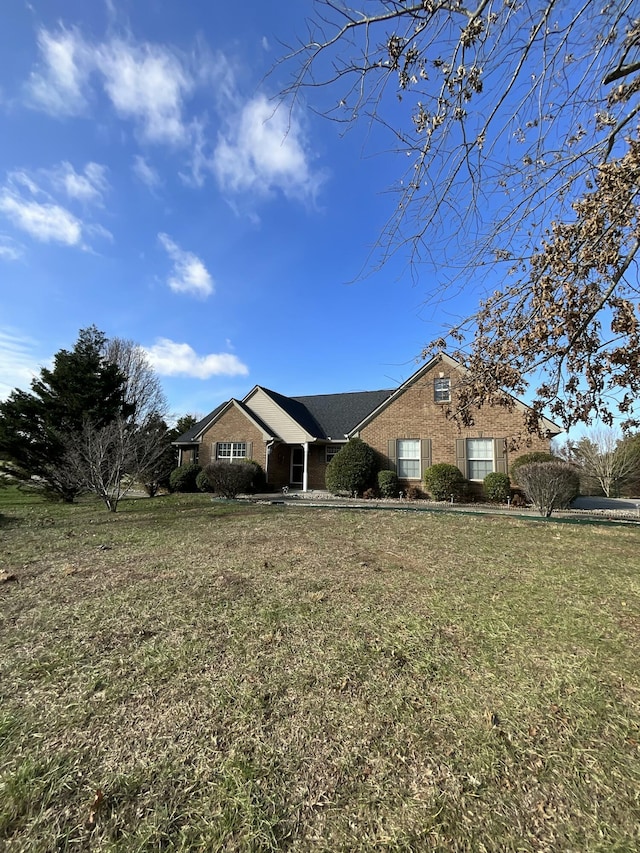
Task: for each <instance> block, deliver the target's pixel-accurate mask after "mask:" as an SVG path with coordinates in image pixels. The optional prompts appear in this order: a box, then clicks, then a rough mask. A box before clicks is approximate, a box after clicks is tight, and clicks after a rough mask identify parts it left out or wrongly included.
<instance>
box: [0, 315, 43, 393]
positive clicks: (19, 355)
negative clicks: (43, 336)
mask: <svg viewBox="0 0 640 853" xmlns="http://www.w3.org/2000/svg"><path fill="white" fill-rule="evenodd" d="M34 347H35V341H33V340H32V339H31V338H28V337H26V336H24V335H22V334H20V332H19V331H18V330H17V329H12V328H6V327H4V328H2V327H0V363H1V364H2V374H1V378H0V400H4V399H6V398H7V397H8V396H9V394H10V393H11V391H13V390H14V388H20V389H21V390H23V391H26V390H28V389H29V387H30V385H31V380H32V379H33V378H34V377H35V376H37V375H38V373H39V371H40V367H41V365H40V363H39V362H38V360H37V359H36V357H35V355H34V354H33V349H34Z"/></svg>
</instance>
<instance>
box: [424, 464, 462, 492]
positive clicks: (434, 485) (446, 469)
mask: <svg viewBox="0 0 640 853" xmlns="http://www.w3.org/2000/svg"><path fill="white" fill-rule="evenodd" d="M424 485H425V487H426V489H427V491H428V492H429V494H430V495H431V497H432V498H433V500H434V501H448V500H450V498H451V495H453V497H454V499H456V498H460V497H462V495H463V494H464V491H465V487H466V480H465V478H464V477H463V476H462V472H461V471H460V469H459V468H458V467H457V465H450V464H449V463H448V462H438V463H436V464H435V465H432V466H431V467H430V468H427V470H426V471H425V472H424Z"/></svg>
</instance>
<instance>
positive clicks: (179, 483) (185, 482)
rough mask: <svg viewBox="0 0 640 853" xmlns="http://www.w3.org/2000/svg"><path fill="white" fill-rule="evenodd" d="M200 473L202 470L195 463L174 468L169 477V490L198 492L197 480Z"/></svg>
mask: <svg viewBox="0 0 640 853" xmlns="http://www.w3.org/2000/svg"><path fill="white" fill-rule="evenodd" d="M200 471H202V468H201V467H200V465H197V464H196V463H195V462H189V463H188V464H187V465H181V466H180V467H179V468H174V469H173V471H172V472H171V474H170V475H169V488H170V489H171V491H172V492H197V491H198V486H197V485H196V479H197V477H198V474H199V473H200Z"/></svg>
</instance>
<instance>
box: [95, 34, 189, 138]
mask: <svg viewBox="0 0 640 853" xmlns="http://www.w3.org/2000/svg"><path fill="white" fill-rule="evenodd" d="M96 63H97V66H98V68H99V70H100V71H101V72H102V75H103V78H104V79H103V83H104V88H105V91H106V93H107V95H108V96H109V98H110V99H111V102H112V104H113V106H114V107H115V110H116V112H117V113H118V114H119V115H121V116H123V117H125V118H129V119H132V120H133V121H134V122H136V123H137V124H138V126H139V128H140V132H141V135H142V138H143V139H144V140H146V141H147V142H160V143H171V144H174V145H180V144H184V143H185V142H186V140H187V137H188V130H187V128H186V126H185V124H184V120H183V103H184V100H185V98H186V96H187V95H188V94H189V92H190V91H191V89H192V87H193V81H192V79H191V76H190V74H189V73H188V72H187V70H186V69H185V68H184V66H183V65H182V63H181V62H180V60H179V59H178V58H177V57H176V56H174V55H173V54H172V53H171V52H169V51H168V50H166V49H164V48H162V47H159V46H157V45H151V44H141V45H133V44H130V43H128V42H124V41H120V40H114V41H111V42H109V43H106V44H104V45H102V46H101V47H100V48H99V49H98V51H97V53H96Z"/></svg>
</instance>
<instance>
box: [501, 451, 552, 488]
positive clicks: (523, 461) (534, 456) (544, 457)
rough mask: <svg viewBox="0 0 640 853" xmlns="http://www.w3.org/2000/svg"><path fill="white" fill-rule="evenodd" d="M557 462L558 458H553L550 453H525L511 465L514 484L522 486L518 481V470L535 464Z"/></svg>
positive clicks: (510, 469)
mask: <svg viewBox="0 0 640 853" xmlns="http://www.w3.org/2000/svg"><path fill="white" fill-rule="evenodd" d="M555 461H556V457H555V456H552V455H551V454H550V453H545V452H544V451H542V450H532V451H531V453H524V454H523V455H522V456H518V458H517V459H514V460H513V462H512V463H511V464H510V465H509V475H510V477H511V479H512V481H513V482H514V483H518V484H519V485H520V480H518V468H521V467H522V466H523V465H531V464H532V463H534V462H555Z"/></svg>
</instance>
